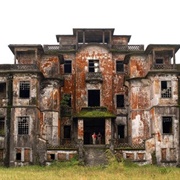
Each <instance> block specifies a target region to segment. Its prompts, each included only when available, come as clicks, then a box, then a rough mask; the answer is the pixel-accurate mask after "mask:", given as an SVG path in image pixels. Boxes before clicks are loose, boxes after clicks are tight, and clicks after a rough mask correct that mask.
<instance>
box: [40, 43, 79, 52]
mask: <svg viewBox="0 0 180 180" xmlns="http://www.w3.org/2000/svg"><path fill="white" fill-rule="evenodd" d="M75 49H76V47H75V45H61V46H60V45H44V52H45V53H46V54H52V53H55V54H58V53H59V52H61V51H75Z"/></svg>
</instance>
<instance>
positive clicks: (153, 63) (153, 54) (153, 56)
mask: <svg viewBox="0 0 180 180" xmlns="http://www.w3.org/2000/svg"><path fill="white" fill-rule="evenodd" d="M154 66H155V51H154V50H153V53H152V67H151V69H153V68H154Z"/></svg>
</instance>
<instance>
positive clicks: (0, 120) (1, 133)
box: [0, 117, 5, 136]
mask: <svg viewBox="0 0 180 180" xmlns="http://www.w3.org/2000/svg"><path fill="white" fill-rule="evenodd" d="M0 124H1V125H0V136H4V135H5V117H0Z"/></svg>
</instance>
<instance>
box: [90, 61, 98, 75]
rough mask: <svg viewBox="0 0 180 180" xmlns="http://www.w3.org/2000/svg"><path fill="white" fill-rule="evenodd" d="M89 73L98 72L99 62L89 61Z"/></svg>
mask: <svg viewBox="0 0 180 180" xmlns="http://www.w3.org/2000/svg"><path fill="white" fill-rule="evenodd" d="M89 72H99V60H89Z"/></svg>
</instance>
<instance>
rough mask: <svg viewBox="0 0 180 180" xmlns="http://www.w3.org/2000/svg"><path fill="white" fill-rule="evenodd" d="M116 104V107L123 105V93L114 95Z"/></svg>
mask: <svg viewBox="0 0 180 180" xmlns="http://www.w3.org/2000/svg"><path fill="white" fill-rule="evenodd" d="M116 105H117V108H122V107H124V95H122V94H118V95H116Z"/></svg>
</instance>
